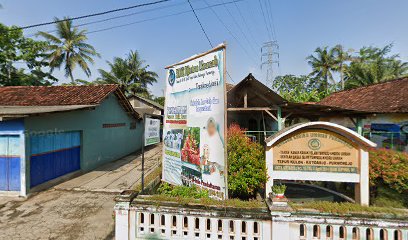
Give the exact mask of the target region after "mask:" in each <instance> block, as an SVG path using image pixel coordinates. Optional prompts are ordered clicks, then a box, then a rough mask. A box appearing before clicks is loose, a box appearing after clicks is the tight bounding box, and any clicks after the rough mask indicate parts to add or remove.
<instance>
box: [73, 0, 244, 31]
mask: <svg viewBox="0 0 408 240" xmlns="http://www.w3.org/2000/svg"><path fill="white" fill-rule="evenodd" d="M241 1H244V0H235V1H230V2H226V3H218V4H213V5H210V6H209V7H201V8H196V9H195V10H196V11H201V10H204V9H208V8H211V7H217V6H222V5H224V4H232V3H234V2H241ZM190 12H192V10H186V11H180V12H176V13H172V14H167V15H163V16H158V17H153V18H147V19H143V20H139V21H134V22H130V23H125V24H119V25H115V26H112V27H108V28H102V29H98V30H94V31H89V32H87V34H91V33H98V32H104V31H108V30H112V29H116V28H121V27H126V26H130V25H134V24H138V23H143V22H149V21H153V20H158V19H162V18H167V17H172V16H177V15H182V14H186V13H190ZM77 26H79V25H77Z"/></svg>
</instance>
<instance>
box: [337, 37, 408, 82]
mask: <svg viewBox="0 0 408 240" xmlns="http://www.w3.org/2000/svg"><path fill="white" fill-rule="evenodd" d="M392 47H393V45H392V44H389V45H387V46H385V47H384V48H377V47H363V48H361V49H360V51H359V54H358V55H357V56H355V57H354V58H353V61H352V62H351V63H350V65H349V66H346V68H345V72H346V88H355V87H360V86H364V85H369V84H374V83H379V82H383V81H387V80H392V79H395V78H398V77H401V76H404V75H406V74H407V73H408V63H407V62H402V61H401V60H400V59H399V55H390V52H391V50H392Z"/></svg>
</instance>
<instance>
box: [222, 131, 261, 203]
mask: <svg viewBox="0 0 408 240" xmlns="http://www.w3.org/2000/svg"><path fill="white" fill-rule="evenodd" d="M227 150H228V190H229V196H230V197H235V198H240V199H249V198H253V197H255V195H256V193H257V192H258V191H259V190H260V189H261V188H263V187H264V185H265V183H266V181H267V179H268V176H267V172H266V166H265V158H264V148H263V146H262V145H260V144H259V143H256V142H251V141H250V140H249V138H248V137H247V136H245V133H244V129H241V128H240V127H239V126H238V125H234V124H233V125H231V126H230V127H229V128H228V146H227Z"/></svg>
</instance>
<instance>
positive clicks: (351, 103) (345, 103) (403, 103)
mask: <svg viewBox="0 0 408 240" xmlns="http://www.w3.org/2000/svg"><path fill="white" fill-rule="evenodd" d="M407 99H408V78H400V79H396V80H392V81H388V82H383V83H378V84H373V85H369V86H364V87H359V88H355V89H350V90H345V91H340V92H336V93H333V94H331V95H330V96H328V97H326V98H324V99H323V100H321V101H320V102H319V104H321V105H326V106H334V107H340V108H345V109H350V110H357V111H365V112H373V113H408V100H407Z"/></svg>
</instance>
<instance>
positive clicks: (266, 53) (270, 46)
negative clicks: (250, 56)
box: [261, 40, 279, 87]
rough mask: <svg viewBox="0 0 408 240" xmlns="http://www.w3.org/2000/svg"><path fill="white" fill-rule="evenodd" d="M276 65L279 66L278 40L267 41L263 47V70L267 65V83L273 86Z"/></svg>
mask: <svg viewBox="0 0 408 240" xmlns="http://www.w3.org/2000/svg"><path fill="white" fill-rule="evenodd" d="M274 65H278V67H279V44H278V41H276V40H274V41H270V42H266V43H264V44H263V45H262V47H261V70H262V69H263V67H264V66H266V85H267V86H268V87H272V85H273V81H274V79H275V76H274Z"/></svg>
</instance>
